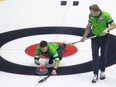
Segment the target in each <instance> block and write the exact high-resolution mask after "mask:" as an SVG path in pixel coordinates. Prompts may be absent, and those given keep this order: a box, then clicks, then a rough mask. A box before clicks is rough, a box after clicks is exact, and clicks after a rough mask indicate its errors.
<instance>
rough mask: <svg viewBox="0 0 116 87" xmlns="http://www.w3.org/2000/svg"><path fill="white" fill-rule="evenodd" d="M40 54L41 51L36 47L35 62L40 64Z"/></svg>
mask: <svg viewBox="0 0 116 87" xmlns="http://www.w3.org/2000/svg"><path fill="white" fill-rule="evenodd" d="M39 55H40V53H39V51H38V48H36V50H35V54H34V62H35V64H37V65H40V62H39V59H40V57H39Z"/></svg>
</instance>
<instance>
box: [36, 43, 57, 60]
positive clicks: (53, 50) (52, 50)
mask: <svg viewBox="0 0 116 87" xmlns="http://www.w3.org/2000/svg"><path fill="white" fill-rule="evenodd" d="M47 46H48V49H47V51H46V52H45V53H43V52H42V51H41V47H40V46H38V47H37V48H36V50H35V58H38V59H39V58H40V55H43V56H45V57H51V56H53V57H54V58H55V60H58V61H59V57H58V53H57V49H58V47H59V45H58V44H57V43H55V42H47Z"/></svg>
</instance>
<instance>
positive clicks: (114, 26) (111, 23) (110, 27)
mask: <svg viewBox="0 0 116 87" xmlns="http://www.w3.org/2000/svg"><path fill="white" fill-rule="evenodd" d="M107 18H108V19H107V23H108V24H109V25H110V26H109V27H108V28H106V29H105V30H104V31H103V32H102V35H106V34H107V33H108V32H109V31H110V30H113V29H115V28H116V24H115V23H114V20H113V19H112V17H111V16H110V15H108V17H107Z"/></svg>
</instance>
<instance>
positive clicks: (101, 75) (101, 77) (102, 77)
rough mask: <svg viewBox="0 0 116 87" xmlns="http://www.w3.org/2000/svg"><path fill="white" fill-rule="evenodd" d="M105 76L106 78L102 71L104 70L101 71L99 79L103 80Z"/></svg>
mask: <svg viewBox="0 0 116 87" xmlns="http://www.w3.org/2000/svg"><path fill="white" fill-rule="evenodd" d="M105 78H106V75H105V73H104V72H101V73H100V79H101V80H104V79H105Z"/></svg>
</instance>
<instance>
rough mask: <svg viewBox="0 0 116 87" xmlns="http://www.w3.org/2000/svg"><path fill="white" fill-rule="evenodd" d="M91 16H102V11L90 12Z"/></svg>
mask: <svg viewBox="0 0 116 87" xmlns="http://www.w3.org/2000/svg"><path fill="white" fill-rule="evenodd" d="M90 14H91V15H92V16H98V15H99V14H100V11H93V10H90Z"/></svg>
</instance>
